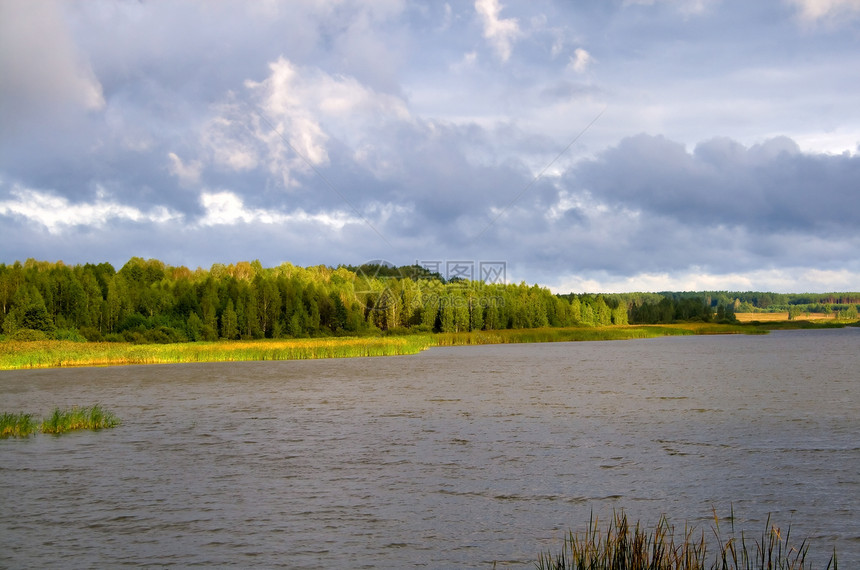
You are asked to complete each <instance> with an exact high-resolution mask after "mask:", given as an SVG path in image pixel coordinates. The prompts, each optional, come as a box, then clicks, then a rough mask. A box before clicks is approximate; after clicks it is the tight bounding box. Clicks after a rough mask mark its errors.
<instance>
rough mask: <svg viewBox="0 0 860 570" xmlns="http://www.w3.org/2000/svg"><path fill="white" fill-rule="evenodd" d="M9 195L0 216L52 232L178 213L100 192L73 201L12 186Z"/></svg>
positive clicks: (166, 217) (148, 220) (155, 220)
mask: <svg viewBox="0 0 860 570" xmlns="http://www.w3.org/2000/svg"><path fill="white" fill-rule="evenodd" d="M10 195H11V198H10V199H7V200H4V201H2V202H0V215H2V216H9V217H13V218H14V217H17V218H23V219H24V220H26V221H28V222H32V223H35V224H38V225H40V226H42V227H44V228H46V229H47V230H48V232H50V233H52V234H61V233H62V232H63V230H65V229H67V228H69V227H73V226H88V227H91V228H101V227H104V226H105V225H106V224H108V223H110V222H114V221H119V222H122V221H129V222H139V223H156V224H161V223H166V222H170V221H174V220H178V219H181V217H182V216H181V215H180V214H178V213H177V212H173V211H171V210H170V209H168V208H165V207H163V206H159V207H155V208H151V209H149V210H146V211H144V210H141V209H139V208H136V207H133V206H128V205H125V204H122V203H120V202H117V201H116V200H114V199H111V197H110V196H109V195H108V194H107V193H106V192H104V191H101V192H99V195H98V197H97V198H96V199H95V200H94V201H92V202H80V203H73V202H71V201H70V200H68V199H67V198H65V197H63V196H58V195H56V194H54V193H51V192H45V191H40V190H33V189H30V188H22V187H20V186H16V187H14V188H12V190H11V192H10Z"/></svg>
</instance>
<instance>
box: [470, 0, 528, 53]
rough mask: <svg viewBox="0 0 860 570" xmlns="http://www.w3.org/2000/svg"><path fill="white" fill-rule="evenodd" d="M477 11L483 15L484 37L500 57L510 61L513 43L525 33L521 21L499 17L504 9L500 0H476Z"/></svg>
mask: <svg viewBox="0 0 860 570" xmlns="http://www.w3.org/2000/svg"><path fill="white" fill-rule="evenodd" d="M475 11H477V12H478V15H479V16H480V17H481V22H482V24H483V26H484V37H485V38H486V39H487V40H488V41H489V42H490V44H491V45H492V46H493V48H494V49H495V50H496V54H497V55H498V56H499V59H501V60H502V61H503V62H504V61H508V59H510V57H511V49H512V44H513V43H514V41H516V40H517V39H518V38H519V37H521V36H522V35H523V34H522V31H520V26H519V22H518V21H517V19H516V18H499V14H500V13H501V11H502V6H501V5H500V4H499V0H475Z"/></svg>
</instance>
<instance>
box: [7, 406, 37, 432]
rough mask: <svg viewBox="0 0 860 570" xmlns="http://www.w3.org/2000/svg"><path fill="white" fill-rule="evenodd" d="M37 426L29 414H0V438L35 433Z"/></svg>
mask: <svg viewBox="0 0 860 570" xmlns="http://www.w3.org/2000/svg"><path fill="white" fill-rule="evenodd" d="M37 427H38V426H37V425H36V422H34V421H33V416H32V415H30V414H23V413H21V414H10V413H6V412H4V413H3V414H0V438H7V437H27V436H29V435H31V434H33V433H35V432H36V428H37Z"/></svg>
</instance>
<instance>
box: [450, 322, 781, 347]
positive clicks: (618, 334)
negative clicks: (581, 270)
mask: <svg viewBox="0 0 860 570" xmlns="http://www.w3.org/2000/svg"><path fill="white" fill-rule="evenodd" d="M763 332H766V331H761V330H759V329H757V328H755V327H750V326H742V325H725V324H717V323H681V324H673V325H623V326H619V325H613V326H606V327H565V328H554V327H544V328H537V329H506V330H498V331H474V332H456V333H439V334H437V335H436V337H435V340H436V345H437V346H464V345H472V344H507V343H529V342H571V341H596V340H629V339H636V338H656V337H661V336H678V335H695V334H762V333H763Z"/></svg>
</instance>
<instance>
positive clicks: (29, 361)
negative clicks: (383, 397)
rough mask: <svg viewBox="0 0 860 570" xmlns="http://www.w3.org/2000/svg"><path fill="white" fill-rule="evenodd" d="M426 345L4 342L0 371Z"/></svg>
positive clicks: (359, 352)
mask: <svg viewBox="0 0 860 570" xmlns="http://www.w3.org/2000/svg"><path fill="white" fill-rule="evenodd" d="M432 345H433V340H432V337H431V336H430V335H410V336H400V337H368V338H325V339H296V340H259V341H223V342H190V343H179V344H130V343H115V342H71V341H34V342H16V341H7V342H3V343H0V370H17V369H25V368H58V367H63V366H117V365H125V364H172V363H180V362H238V361H248V360H302V359H313V358H346V357H355V356H392V355H400V354H415V353H417V352H420V351H422V350H424V349H426V348H428V347H429V346H432Z"/></svg>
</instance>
